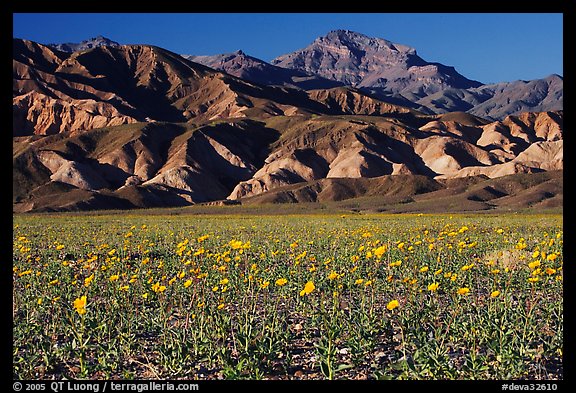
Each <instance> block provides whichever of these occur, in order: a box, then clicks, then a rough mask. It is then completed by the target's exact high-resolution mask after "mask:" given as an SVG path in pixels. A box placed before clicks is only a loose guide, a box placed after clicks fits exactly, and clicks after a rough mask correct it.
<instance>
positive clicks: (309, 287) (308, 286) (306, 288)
mask: <svg viewBox="0 0 576 393" xmlns="http://www.w3.org/2000/svg"><path fill="white" fill-rule="evenodd" d="M314 289H316V287H315V286H314V283H313V282H312V281H308V282H307V283H306V285H304V289H302V290H301V291H300V296H304V295H309V294H310V293H312V291H313V290H314Z"/></svg>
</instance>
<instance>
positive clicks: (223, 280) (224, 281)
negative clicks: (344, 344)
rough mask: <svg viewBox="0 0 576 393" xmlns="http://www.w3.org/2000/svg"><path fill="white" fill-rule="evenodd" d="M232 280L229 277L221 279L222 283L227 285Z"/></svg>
mask: <svg viewBox="0 0 576 393" xmlns="http://www.w3.org/2000/svg"><path fill="white" fill-rule="evenodd" d="M229 282H230V280H228V279H227V278H223V279H222V280H220V285H226V284H228V283H229Z"/></svg>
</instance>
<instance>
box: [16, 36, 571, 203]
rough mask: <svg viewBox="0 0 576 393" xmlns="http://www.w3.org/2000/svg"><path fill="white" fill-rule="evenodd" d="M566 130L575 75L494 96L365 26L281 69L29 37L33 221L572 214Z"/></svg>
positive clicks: (26, 168) (489, 88)
mask: <svg viewBox="0 0 576 393" xmlns="http://www.w3.org/2000/svg"><path fill="white" fill-rule="evenodd" d="M200 63H203V64H200ZM503 97H508V98H506V99H504V98H503ZM462 109H465V110H466V111H467V112H468V113H465V112H464V111H463V110H462ZM436 112H440V113H436ZM475 112H479V113H481V114H482V115H475V114H474V113H475ZM562 130H563V111H562V78H561V77H557V76H551V77H549V78H546V79H544V80H538V81H529V82H520V81H517V82H511V83H501V84H496V85H482V84H481V83H480V82H476V81H472V80H469V79H467V78H465V77H464V76H462V75H460V74H459V73H457V72H456V71H455V70H454V68H452V67H447V66H444V65H441V64H438V63H429V62H426V61H424V60H423V59H421V58H420V57H419V56H418V55H417V54H416V51H415V50H414V49H412V48H409V47H407V46H403V45H399V44H393V43H391V42H389V41H386V40H382V39H377V38H369V37H367V36H364V35H361V34H358V33H354V32H350V31H342V30H338V31H334V32H330V33H329V34H328V35H326V36H325V37H320V38H318V39H317V40H315V41H314V42H313V43H312V44H311V45H310V46H308V47H307V48H304V49H303V50H301V51H297V52H294V53H292V54H288V55H284V56H280V57H278V58H276V59H274V60H273V61H272V64H269V63H266V62H264V61H262V60H259V59H256V58H254V57H251V56H248V55H246V54H245V53H243V52H241V51H238V52H235V53H232V54H228V55H218V56H181V55H179V54H176V53H173V52H170V51H168V50H165V49H162V48H159V47H155V46H149V45H119V44H117V43H114V42H113V41H110V40H108V39H105V38H103V37H97V38H96V39H92V40H88V41H85V42H83V43H81V44H61V45H43V44H40V43H36V42H32V41H26V40H21V39H14V40H13V203H14V211H19V212H23V211H51V210H85V209H109V208H134V207H152V206H185V205H189V204H196V203H213V202H214V201H221V203H243V204H245V203H248V204H250V203H279V202H319V201H320V202H321V201H340V200H348V199H350V198H358V197H365V198H366V197H380V198H381V200H380V203H382V204H391V203H401V204H402V205H403V206H404V207H405V208H408V206H409V205H410V203H407V201H408V202H410V201H411V202H415V201H416V200H419V198H420V199H421V198H422V197H417V196H418V195H428V196H432V195H434V196H435V197H434V198H440V197H441V198H444V200H450V201H452V202H450V203H452V204H453V203H456V204H457V205H458V206H461V207H462V206H469V209H472V210H474V209H476V210H477V209H491V208H494V207H497V206H509V205H510V203H511V202H510V201H516V202H517V203H520V205H521V206H523V207H526V206H544V205H545V206H558V205H560V206H561V203H562V179H561V177H562V175H561V174H562V167H563V137H562V133H563V131H562ZM527 176H528V178H527ZM500 178H502V179H508V180H507V181H499V180H498V179H500ZM526 179H529V180H526ZM382 198H384V199H382ZM423 198H424V199H426V198H425V197H423ZM446 198H448V199H446ZM454 198H460V199H461V200H464V201H466V203H460V202H454V200H455V199H454ZM518 201H520V202H518ZM516 202H514V203H516ZM463 208H464V207H463ZM408 209H409V208H408ZM464 209H468V208H464Z"/></svg>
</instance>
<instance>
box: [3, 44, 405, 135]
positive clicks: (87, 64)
mask: <svg viewBox="0 0 576 393" xmlns="http://www.w3.org/2000/svg"><path fill="white" fill-rule="evenodd" d="M13 46H14V52H13V135H29V134H42V135H44V134H54V133H59V132H67V131H80V130H87V129H93V128H98V127H107V126H113V125H121V124H129V123H135V122H144V121H168V122H185V121H197V122H198V121H211V120H214V119H219V118H239V117H250V116H264V117H266V116H276V115H296V114H305V113H307V114H311V113H315V114H345V113H355V111H357V110H359V107H358V105H359V106H363V110H364V113H369V114H376V113H377V114H384V113H408V112H410V110H409V109H407V108H403V107H400V106H395V105H392V104H387V103H382V102H380V101H378V100H376V99H373V98H370V97H366V96H363V95H361V94H359V93H356V92H355V91H354V90H353V89H347V88H339V89H340V90H338V91H337V92H333V93H331V94H330V95H328V96H326V97H314V94H313V93H307V92H304V91H300V90H294V89H288V88H283V87H273V86H262V85H255V84H252V83H250V82H247V81H244V80H242V79H239V78H236V77H234V76H231V75H228V74H225V73H222V72H218V71H215V70H213V69H211V68H208V67H205V66H203V65H201V64H198V63H194V62H191V61H189V60H186V59H184V58H182V57H181V56H179V55H177V54H175V53H172V52H170V51H167V50H165V49H161V48H158V47H154V46H146V45H124V46H120V47H98V48H93V49H90V50H88V51H82V52H74V53H71V54H66V53H64V52H58V51H54V50H52V49H51V48H49V47H47V46H44V45H41V44H37V43H34V42H31V41H25V40H18V39H15V40H14V45H13ZM338 95H344V96H347V97H350V99H349V100H345V101H342V103H341V104H342V105H339V104H338V103H337V102H335V101H334V97H336V96H338ZM323 100H324V101H325V102H323ZM326 100H327V101H326ZM359 101H362V102H361V103H360V102H359Z"/></svg>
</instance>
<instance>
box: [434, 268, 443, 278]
mask: <svg viewBox="0 0 576 393" xmlns="http://www.w3.org/2000/svg"><path fill="white" fill-rule="evenodd" d="M440 273H442V268H440V269H438V270H436V271H435V272H434V275H435V276H437V275H439V274H440Z"/></svg>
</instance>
